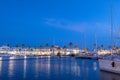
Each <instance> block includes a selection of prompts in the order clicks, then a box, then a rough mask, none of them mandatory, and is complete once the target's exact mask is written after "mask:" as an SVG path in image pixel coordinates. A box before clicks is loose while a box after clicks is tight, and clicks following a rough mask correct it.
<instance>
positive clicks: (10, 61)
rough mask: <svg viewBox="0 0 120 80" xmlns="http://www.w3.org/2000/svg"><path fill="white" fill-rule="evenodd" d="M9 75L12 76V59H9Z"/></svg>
mask: <svg viewBox="0 0 120 80" xmlns="http://www.w3.org/2000/svg"><path fill="white" fill-rule="evenodd" d="M8 70H9V72H8V73H9V75H10V76H12V75H13V71H14V60H9V69H8Z"/></svg>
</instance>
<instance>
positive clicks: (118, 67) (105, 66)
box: [99, 59, 120, 74]
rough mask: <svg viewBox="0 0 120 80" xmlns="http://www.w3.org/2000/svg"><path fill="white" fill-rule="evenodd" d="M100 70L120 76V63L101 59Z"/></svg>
mask: <svg viewBox="0 0 120 80" xmlns="http://www.w3.org/2000/svg"><path fill="white" fill-rule="evenodd" d="M99 66H100V70H103V71H107V72H112V73H117V74H120V61H113V60H103V59H99Z"/></svg>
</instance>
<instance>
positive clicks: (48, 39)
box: [0, 0, 120, 48]
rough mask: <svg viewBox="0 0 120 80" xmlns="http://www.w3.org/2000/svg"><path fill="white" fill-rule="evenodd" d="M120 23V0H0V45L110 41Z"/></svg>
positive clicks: (88, 45)
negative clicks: (111, 8)
mask: <svg viewBox="0 0 120 80" xmlns="http://www.w3.org/2000/svg"><path fill="white" fill-rule="evenodd" d="M111 4H112V5H113V24H114V40H115V39H116V36H117V33H118V28H119V26H120V0H113V1H112V0H0V45H4V44H10V45H12V46H15V45H16V44H18V45H21V44H22V43H24V44H26V45H31V46H34V45H37V46H39V45H43V46H44V45H45V44H46V43H49V45H52V44H54V45H60V46H63V45H68V43H69V42H70V41H71V42H73V44H74V45H79V47H80V48H84V47H85V44H86V46H87V47H89V48H91V47H92V46H93V44H94V43H95V42H96V40H97V42H98V45H101V44H104V45H105V46H108V45H111V40H110V32H111V30H110V29H111V28H110V24H111V22H110V16H111V14H110V6H111Z"/></svg>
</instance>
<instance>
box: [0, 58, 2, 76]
mask: <svg viewBox="0 0 120 80" xmlns="http://www.w3.org/2000/svg"><path fill="white" fill-rule="evenodd" d="M1 73H2V61H1V60H0V75H1Z"/></svg>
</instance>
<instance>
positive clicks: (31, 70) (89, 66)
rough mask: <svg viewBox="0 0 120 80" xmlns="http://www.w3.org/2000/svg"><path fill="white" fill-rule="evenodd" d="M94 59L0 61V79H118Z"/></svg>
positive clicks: (118, 76) (68, 58)
mask: <svg viewBox="0 0 120 80" xmlns="http://www.w3.org/2000/svg"><path fill="white" fill-rule="evenodd" d="M119 79H120V75H117V74H112V73H108V72H103V71H100V69H99V63H98V61H96V60H84V59H75V58H73V57H64V58H59V57H54V58H41V59H29V60H6V61H0V80H119Z"/></svg>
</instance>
